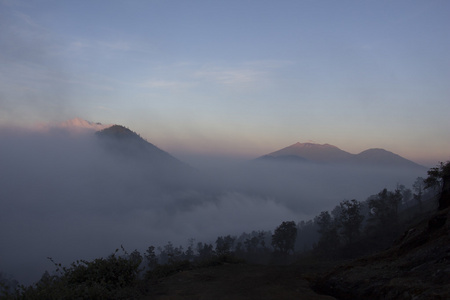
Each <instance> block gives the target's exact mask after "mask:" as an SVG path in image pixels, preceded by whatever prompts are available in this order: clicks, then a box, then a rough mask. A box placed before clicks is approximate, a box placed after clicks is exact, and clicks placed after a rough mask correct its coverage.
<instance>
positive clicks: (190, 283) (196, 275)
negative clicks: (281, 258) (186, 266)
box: [142, 264, 335, 300]
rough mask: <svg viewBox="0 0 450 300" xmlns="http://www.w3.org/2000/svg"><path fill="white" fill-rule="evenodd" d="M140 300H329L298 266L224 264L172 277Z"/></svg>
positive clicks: (161, 282)
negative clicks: (314, 286)
mask: <svg viewBox="0 0 450 300" xmlns="http://www.w3.org/2000/svg"><path fill="white" fill-rule="evenodd" d="M144 299H160V300H176V299H198V300H203V299H205V300H209V299H236V300H244V299H245V300H248V299H259V300H269V299H273V300H275V299H277V300H278V299H287V300H289V299H296V300H299V299H300V300H301V299H304V300H332V299H335V298H333V297H331V296H325V295H319V294H317V293H316V292H314V291H313V290H312V289H311V288H310V283H309V281H308V280H307V278H306V277H305V275H304V273H303V272H302V270H301V268H299V267H298V266H263V265H249V264H224V265H219V266H212V267H208V268H200V269H194V270H187V271H182V272H179V273H176V274H174V275H172V276H170V277H167V278H164V279H162V280H160V281H159V282H158V283H157V284H155V285H152V288H151V289H150V291H149V295H148V296H146V297H145V298H142V300H144Z"/></svg>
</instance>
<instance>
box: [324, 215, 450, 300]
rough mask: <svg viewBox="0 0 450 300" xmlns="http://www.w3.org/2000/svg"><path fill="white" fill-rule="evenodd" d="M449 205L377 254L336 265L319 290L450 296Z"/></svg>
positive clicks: (341, 295)
mask: <svg viewBox="0 0 450 300" xmlns="http://www.w3.org/2000/svg"><path fill="white" fill-rule="evenodd" d="M449 219H450V208H447V209H446V210H443V211H440V212H438V213H436V214H435V215H434V216H432V217H431V218H430V219H429V220H427V221H423V222H421V223H419V224H417V225H416V226H413V227H412V228H410V229H409V230H408V231H407V232H405V234H404V236H403V237H402V238H401V239H400V240H399V241H398V242H397V243H395V244H394V246H393V247H392V248H390V249H388V250H386V251H383V252H381V253H379V254H376V255H373V256H370V257H366V258H363V259H359V260H356V261H354V262H352V263H348V264H346V265H342V266H340V267H337V268H335V269H334V270H332V271H331V272H329V273H327V274H326V275H325V276H323V277H322V278H320V279H319V280H317V282H316V285H315V288H316V290H317V291H319V292H322V293H326V294H328V295H333V296H335V297H337V298H338V299H450V281H449V278H450V236H449V233H450V220H449Z"/></svg>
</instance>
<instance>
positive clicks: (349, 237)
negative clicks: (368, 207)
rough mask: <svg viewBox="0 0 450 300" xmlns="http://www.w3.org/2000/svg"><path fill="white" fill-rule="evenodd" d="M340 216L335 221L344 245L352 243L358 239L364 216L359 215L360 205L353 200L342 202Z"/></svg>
mask: <svg viewBox="0 0 450 300" xmlns="http://www.w3.org/2000/svg"><path fill="white" fill-rule="evenodd" d="M339 206H340V214H339V219H338V220H337V222H338V224H339V225H340V227H341V233H342V236H343V237H344V240H345V242H346V243H352V242H354V240H355V239H356V238H357V237H359V234H360V229H361V224H362V221H363V220H364V216H363V215H361V203H360V202H358V201H356V200H355V199H353V200H350V201H349V200H344V201H342V202H341V203H340V204H339Z"/></svg>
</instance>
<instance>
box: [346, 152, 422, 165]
mask: <svg viewBox="0 0 450 300" xmlns="http://www.w3.org/2000/svg"><path fill="white" fill-rule="evenodd" d="M352 162H355V163H358V164H371V165H388V166H395V167H415V168H424V167H423V166H421V165H419V164H416V163H415V162H413V161H410V160H408V159H406V158H404V157H401V156H400V155H398V154H395V153H392V152H390V151H386V150H384V149H378V148H375V149H368V150H365V151H363V152H361V153H359V154H356V155H354V156H353V157H352Z"/></svg>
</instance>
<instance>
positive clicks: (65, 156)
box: [0, 119, 426, 283]
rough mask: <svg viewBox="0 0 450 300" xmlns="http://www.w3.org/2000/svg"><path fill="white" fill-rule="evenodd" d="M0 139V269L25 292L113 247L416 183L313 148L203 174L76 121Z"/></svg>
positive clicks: (158, 241) (402, 166)
mask: <svg viewBox="0 0 450 300" xmlns="http://www.w3.org/2000/svg"><path fill="white" fill-rule="evenodd" d="M0 137H1V140H2V143H1V147H0V154H1V155H0V160H1V161H0V164H1V166H2V168H1V171H0V178H1V180H0V185H1V186H0V190H1V198H2V201H3V203H4V205H3V209H2V212H1V221H0V222H1V228H2V229H1V230H2V232H1V233H2V237H3V240H4V241H5V243H4V244H3V245H4V246H3V247H2V248H1V253H0V254H1V255H2V257H4V258H5V259H4V260H2V262H1V269H2V270H4V272H7V273H11V274H14V276H16V277H17V279H19V280H21V281H24V282H27V283H29V282H31V281H32V280H37V279H38V278H39V276H40V275H41V274H42V272H43V271H44V270H45V269H48V268H51V264H50V262H49V261H48V260H47V259H46V258H47V257H52V258H53V259H56V260H58V261H61V262H64V263H70V262H72V261H74V260H75V259H79V258H85V259H88V258H93V257H98V256H103V255H105V254H107V253H109V252H111V251H112V250H113V249H115V248H117V247H118V246H119V245H121V244H123V245H124V246H125V247H126V248H128V249H140V250H143V249H144V248H146V247H147V246H148V245H150V244H152V245H163V244H165V243H167V242H169V241H170V242H172V243H174V244H181V245H183V244H186V242H187V240H188V239H189V238H194V239H196V240H198V241H205V242H213V240H214V239H215V238H216V237H217V236H219V235H225V234H233V235H239V234H241V233H242V232H244V231H245V232H250V231H252V230H273V229H274V228H275V227H276V226H277V225H278V224H279V223H281V222H282V221H284V220H295V221H296V222H300V221H302V220H303V221H308V220H310V219H312V218H314V216H315V215H317V214H318V213H319V212H321V211H323V210H327V209H332V208H333V207H334V206H336V205H337V204H338V203H339V202H340V201H342V200H345V199H347V200H349V199H358V200H365V199H366V198H367V197H368V196H370V195H372V194H376V193H378V192H379V191H380V190H382V189H383V188H388V189H395V188H396V185H397V184H404V185H406V186H410V185H411V184H412V183H413V182H414V180H415V178H416V177H418V176H425V175H426V168H425V167H422V166H420V165H417V164H415V163H413V162H411V161H407V160H406V159H404V158H402V157H400V156H398V155H396V154H393V153H390V152H387V151H385V150H374V151H369V153H370V152H374V155H369V156H367V155H366V156H363V158H364V159H363V158H361V157H360V156H359V155H353V154H349V153H347V152H344V151H343V150H340V149H338V148H337V147H335V146H331V145H317V144H311V143H309V144H299V143H297V144H294V145H292V146H290V147H287V148H285V149H282V150H279V151H276V152H274V153H271V154H268V155H267V156H264V157H260V158H255V159H253V160H248V161H246V162H245V163H242V164H239V165H234V166H232V167H230V166H229V165H228V166H225V165H222V168H220V165H221V164H216V165H215V168H214V169H212V168H208V169H207V170H202V169H199V168H194V167H192V166H190V165H189V164H187V163H185V162H182V161H180V160H179V159H177V158H175V157H174V156H172V155H171V154H169V153H167V152H166V151H164V150H163V149H159V148H158V147H156V146H154V145H153V144H151V143H150V142H149V141H146V140H144V139H142V138H141V137H140V136H139V134H137V133H135V132H133V131H132V130H130V129H128V128H126V127H123V126H120V125H113V126H112V125H108V126H103V125H101V124H98V123H90V122H87V121H84V120H81V119H74V120H71V121H70V122H69V121H67V122H63V123H61V124H58V125H57V126H44V127H41V128H40V129H39V130H26V129H18V128H15V129H14V128H9V129H3V130H1V132H0ZM336 153H339V154H340V155H336ZM365 153H367V152H365ZM284 154H287V156H284ZM380 154H382V155H380ZM300 155H302V156H300ZM268 157H270V158H268ZM337 157H339V158H337ZM341 157H344V159H343V160H342V159H341ZM349 157H356V158H358V159H356V160H347V159H348V158H349Z"/></svg>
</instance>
